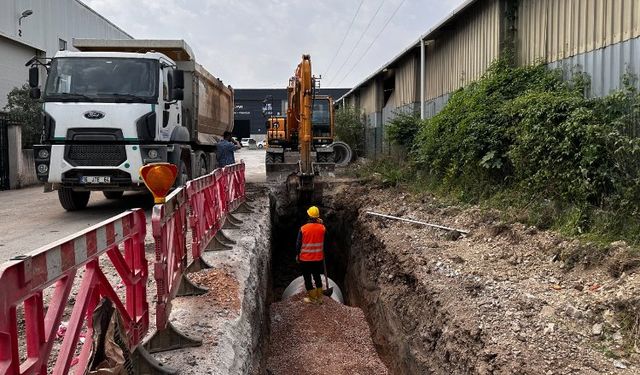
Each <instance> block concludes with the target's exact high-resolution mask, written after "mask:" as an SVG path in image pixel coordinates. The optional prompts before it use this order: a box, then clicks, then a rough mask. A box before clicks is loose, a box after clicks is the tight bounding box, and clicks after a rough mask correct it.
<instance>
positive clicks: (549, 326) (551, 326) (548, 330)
mask: <svg viewBox="0 0 640 375" xmlns="http://www.w3.org/2000/svg"><path fill="white" fill-rule="evenodd" d="M555 330H556V325H555V323H547V326H546V327H545V328H544V331H543V332H542V333H544V334H545V335H546V334H548V333H553V332H554V331H555Z"/></svg>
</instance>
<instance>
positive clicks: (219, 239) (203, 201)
mask: <svg viewBox="0 0 640 375" xmlns="http://www.w3.org/2000/svg"><path fill="white" fill-rule="evenodd" d="M225 184H226V177H225V176H224V175H223V170H222V169H216V170H215V171H214V172H212V173H210V174H208V175H206V176H202V177H200V178H197V179H195V180H191V181H189V182H188V183H187V197H188V200H189V207H190V214H189V224H190V225H191V234H192V240H191V253H192V255H193V263H192V264H191V265H190V266H189V268H188V271H189V272H191V271H198V270H201V269H204V268H210V266H209V265H208V264H207V263H206V262H205V261H204V260H203V258H202V253H203V252H205V251H207V250H228V249H230V248H231V247H230V245H233V244H234V243H233V241H231V240H229V239H228V238H227V237H226V236H224V234H223V233H222V232H220V229H221V228H222V225H223V223H224V219H225V210H226V208H225V206H226V203H225V202H226V192H225V188H224V187H225Z"/></svg>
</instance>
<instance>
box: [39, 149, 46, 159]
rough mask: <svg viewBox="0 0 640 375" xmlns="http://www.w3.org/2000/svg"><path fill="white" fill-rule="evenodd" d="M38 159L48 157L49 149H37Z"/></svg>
mask: <svg viewBox="0 0 640 375" xmlns="http://www.w3.org/2000/svg"><path fill="white" fill-rule="evenodd" d="M38 159H49V150H47V149H44V148H43V149H40V150H39V151H38Z"/></svg>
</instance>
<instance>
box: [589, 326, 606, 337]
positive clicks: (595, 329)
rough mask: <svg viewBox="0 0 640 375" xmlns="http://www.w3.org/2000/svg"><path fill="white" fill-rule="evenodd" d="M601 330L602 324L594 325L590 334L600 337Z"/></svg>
mask: <svg viewBox="0 0 640 375" xmlns="http://www.w3.org/2000/svg"><path fill="white" fill-rule="evenodd" d="M602 328H603V325H602V323H596V324H594V325H593V327H592V328H591V334H592V335H594V336H600V335H602Z"/></svg>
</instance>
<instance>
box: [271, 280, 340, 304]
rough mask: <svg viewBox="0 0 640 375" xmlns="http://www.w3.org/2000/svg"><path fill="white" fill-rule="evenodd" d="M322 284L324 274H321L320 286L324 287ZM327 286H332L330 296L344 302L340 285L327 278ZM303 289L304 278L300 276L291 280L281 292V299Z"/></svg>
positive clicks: (301, 291)
mask: <svg viewBox="0 0 640 375" xmlns="http://www.w3.org/2000/svg"><path fill="white" fill-rule="evenodd" d="M324 284H325V282H324V276H322V286H323V287H324V288H326V287H327V286H326V285H324ZM329 286H330V287H331V288H333V294H332V295H331V298H332V299H334V300H335V301H338V302H340V303H342V304H344V297H343V296H342V290H340V287H339V286H338V285H337V284H336V283H335V282H333V280H331V279H329ZM305 291H306V290H305V288H304V278H303V277H302V276H300V277H298V278H297V279H295V280H293V281H292V282H291V284H289V286H287V289H285V290H284V292H283V293H282V299H283V300H284V299H287V298H290V297H292V296H294V295H296V294H298V293H303V292H305Z"/></svg>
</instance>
